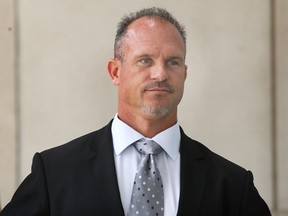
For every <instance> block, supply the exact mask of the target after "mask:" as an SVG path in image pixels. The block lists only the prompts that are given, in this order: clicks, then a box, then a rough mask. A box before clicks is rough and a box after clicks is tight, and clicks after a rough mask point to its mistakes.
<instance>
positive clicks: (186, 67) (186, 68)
mask: <svg viewBox="0 0 288 216" xmlns="http://www.w3.org/2000/svg"><path fill="white" fill-rule="evenodd" d="M187 70H188V66H187V65H185V80H186V78H187Z"/></svg>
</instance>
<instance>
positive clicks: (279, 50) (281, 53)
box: [276, 0, 288, 211]
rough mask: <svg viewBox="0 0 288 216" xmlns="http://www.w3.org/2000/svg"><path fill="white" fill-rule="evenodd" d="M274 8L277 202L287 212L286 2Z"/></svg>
mask: <svg viewBox="0 0 288 216" xmlns="http://www.w3.org/2000/svg"><path fill="white" fill-rule="evenodd" d="M277 3H278V4H277V7H276V15H277V16H276V24H277V25H276V27H277V28H276V29H277V31H276V65H277V73H276V93H277V98H276V101H277V107H276V108H277V125H276V126H277V172H278V176H277V178H278V179H277V180H278V183H279V184H278V185H277V186H278V187H277V190H278V191H277V195H278V197H277V199H278V200H277V201H278V207H279V208H280V209H285V210H286V211H288V159H287V156H288V1H286V0H278V1H277Z"/></svg>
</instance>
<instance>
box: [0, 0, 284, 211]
mask: <svg viewBox="0 0 288 216" xmlns="http://www.w3.org/2000/svg"><path fill="white" fill-rule="evenodd" d="M2 2H10V1H2ZM0 3H1V1H0ZM17 3H18V5H17V8H18V10H17V17H18V19H17V23H18V34H17V38H18V40H17V44H18V45H19V46H17V53H14V52H13V51H14V44H13V34H11V33H10V36H9V37H7V38H5V37H3V39H2V35H1V38H0V45H2V43H3V44H5V46H8V48H7V49H8V50H9V52H11V55H10V57H9V59H10V61H12V63H13V60H14V58H15V57H17V59H18V64H17V67H16V68H17V76H16V77H14V75H15V74H14V67H15V65H13V64H12V63H10V64H8V65H7V66H5V67H8V71H9V73H5V71H6V69H5V68H4V69H2V66H0V69H1V71H0V75H1V81H0V82H1V84H2V77H3V79H5V80H6V79H7V80H9V79H11V81H10V84H9V86H8V82H5V83H6V84H7V85H4V86H3V87H2V85H1V86H0V88H1V101H2V95H3V98H6V100H7V101H6V100H4V104H5V106H8V107H10V106H12V109H8V110H3V111H2V109H1V112H0V115H1V120H2V116H4V117H7V116H9V114H10V119H8V120H7V122H4V123H3V126H2V122H1V125H0V126H1V132H0V133H1V139H2V137H3V139H4V140H3V142H2V140H1V152H0V156H1V157H0V158H1V159H0V160H1V164H0V169H1V170H0V173H1V179H0V183H1V184H0V191H1V196H2V203H3V204H6V203H7V200H8V199H10V197H11V188H13V189H14V183H13V181H15V174H16V170H17V169H16V168H15V167H14V165H15V161H17V163H18V164H19V167H18V168H19V172H17V175H18V176H19V179H17V182H18V183H19V181H22V180H23V178H24V177H25V176H26V175H27V174H28V173H29V171H30V166H31V160H32V157H33V154H34V153H35V152H37V151H42V150H44V149H47V148H51V147H53V146H56V145H59V144H62V143H64V142H67V141H69V140H71V139H73V138H75V137H77V136H79V135H82V134H85V133H88V132H90V131H93V130H95V129H97V128H99V127H101V126H103V125H104V124H106V123H107V122H108V121H109V120H110V119H111V118H112V117H113V116H114V114H115V112H116V110H117V102H116V90H117V89H116V88H115V87H113V85H112V83H111V82H110V80H109V77H108V75H107V73H106V62H107V60H108V59H109V58H110V57H112V54H113V53H112V50H113V39H114V35H115V29H116V24H117V22H118V21H119V19H120V17H121V16H122V14H123V13H126V12H129V11H133V10H135V9H139V8H141V7H143V6H163V7H166V8H167V9H168V10H170V11H172V13H173V14H174V15H175V16H176V17H177V18H178V19H179V20H180V21H182V22H183V23H184V24H185V25H186V28H187V31H188V54H187V64H188V67H189V70H188V80H187V82H186V89H185V95H184V98H183V101H182V104H181V106H180V109H179V122H180V124H181V125H182V126H183V128H184V130H185V131H186V133H187V134H189V135H190V136H191V137H193V138H195V139H197V140H199V141H201V142H203V143H204V144H206V145H207V146H208V147H209V148H211V149H212V150H214V151H216V152H218V153H219V154H221V155H223V156H224V157H226V158H228V159H230V160H232V161H234V162H236V163H238V164H240V165H242V166H244V167H245V168H247V169H250V170H252V171H253V173H254V178H255V184H256V186H257V188H258V190H259V192H260V194H261V195H262V196H263V197H264V199H265V200H266V201H267V203H268V204H269V206H270V207H271V208H272V207H276V205H275V201H277V202H276V204H277V205H278V207H279V208H280V209H281V211H285V210H286V211H287V210H288V206H287V203H288V197H287V194H288V191H287V187H288V186H287V183H286V182H288V174H287V173H288V172H287V164H288V161H287V157H286V155H287V153H288V152H287V151H288V147H287V142H288V139H287V132H286V133H285V128H287V124H288V120H287V108H288V105H287V104H288V99H287V98H288V97H287V94H288V93H287V91H288V89H287V86H288V85H287V82H288V80H287V79H288V78H287V76H288V75H287V70H288V65H287V62H288V61H287V53H288V47H287V40H286V39H285V38H287V36H288V30H287V28H288V23H287V20H288V19H287V12H288V11H287V1H285V0H283V1H280V0H278V1H276V3H277V12H276V15H277V25H276V27H277V28H276V32H277V49H276V50H277V52H276V54H277V62H276V64H275V65H277V70H275V69H274V67H273V65H274V64H273V59H274V56H273V55H272V54H273V53H274V50H273V46H271V39H273V38H271V15H273V13H271V9H272V8H271V4H270V3H271V2H270V1H269V0H233V1H231V0H218V1H215V0H204V1H203V0H202V1H200V0H197V1H191V0H182V1H178V2H177V4H176V3H175V1H172V0H170V1H165V2H164V1H161V0H157V1H155V0H153V1H152V0H148V1H137V2H136V1H133V0H125V2H123V1H122V2H118V1H116V2H114V1H112V0H111V1H104V2H101V4H99V2H98V1H80V0H76V1H68V0H62V1H57V0H49V1H48V0H47V1H38V0H26V1H17ZM100 5H101V6H100ZM124 5H125V6H124ZM0 6H2V5H0ZM5 7H6V8H5V11H6V12H7V11H11V13H10V14H9V15H7V17H12V18H13V12H12V11H13V10H12V9H13V8H12V7H10V6H9V5H6V6H5ZM1 8H3V7H0V10H1ZM1 12H2V11H1ZM1 12H0V15H1ZM285 16H286V17H285ZM12 18H10V19H12ZM0 20H1V19H0ZM11 22H12V21H11ZM5 25H6V24H5V23H2V22H0V28H1V34H2V28H3V29H5ZM4 32H5V31H4ZM6 41H8V42H9V43H6ZM8 44H10V45H8ZM5 53H6V52H4V51H2V49H0V57H2V55H5ZM1 59H2V58H1ZM16 78H17V79H19V82H18V85H17V88H16V89H19V91H17V93H18V94H17V95H16V99H18V100H17V101H18V102H19V118H18V120H17V121H16V122H18V124H17V128H19V130H18V131H17V132H18V133H17V134H15V125H14V122H15V121H14V118H15V117H17V116H18V115H15V113H14V112H11V110H14V108H13V106H15V104H14V89H15V88H14V82H13V79H14V80H17V79H16ZM272 78H275V79H276V78H277V79H276V81H277V82H276V85H275V86H274V83H273V82H272V81H273V79H272ZM274 87H276V89H277V91H276V95H277V100H276V102H277V104H274V105H276V106H275V108H276V111H277V121H276V122H277V127H276V128H277V131H276V132H277V134H276V135H277V136H276V137H277V141H278V142H277V143H275V142H273V137H274V134H273V131H274V127H273V125H274V120H275V119H273V118H274V115H273V106H272V105H273V104H272V103H273V102H274V98H273V91H272V90H273V88H274ZM2 92H3V93H2ZM1 107H2V106H1ZM2 128H4V129H5V130H7V131H8V132H7V133H9V134H10V135H9V136H2V133H3V132H2ZM7 133H6V132H5V133H3V135H4V134H7ZM16 137H19V142H18V143H17V146H18V148H17V149H18V150H19V152H20V155H19V157H16V156H15V153H14V152H15V150H14V143H15V139H16ZM9 140H11V141H10V142H11V144H9V146H8V147H7V146H4V145H3V144H2V143H8V141H9ZM7 145H8V144H7ZM273 149H276V150H277V151H276V152H277V158H275V157H274V155H273V151H272V150H273ZM285 152H286V153H285ZM9 154H10V155H11V157H9V158H8V159H7V162H6V161H3V159H2V158H3V157H6V156H7V155H9ZM2 155H3V156H2ZM275 162H276V163H275ZM7 163H8V164H9V166H6V164H7ZM274 165H276V167H277V170H276V171H277V172H276V175H275V172H274V170H273V168H274ZM13 171H14V172H13ZM285 171H286V172H285ZM2 173H10V175H9V176H6V177H5V178H6V179H11V180H13V181H11V182H8V181H7V180H6V182H5V179H4V178H2V176H3V175H2ZM275 177H276V178H275ZM2 182H3V184H2ZM7 186H9V187H10V189H8V188H9V187H7ZM6 188H7V189H6ZM275 189H276V191H275ZM286 191H287V192H286Z"/></svg>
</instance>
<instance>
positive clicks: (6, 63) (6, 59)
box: [0, 0, 16, 207]
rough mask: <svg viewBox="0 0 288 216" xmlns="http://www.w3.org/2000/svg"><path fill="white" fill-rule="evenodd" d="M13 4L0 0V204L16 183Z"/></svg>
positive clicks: (7, 198) (6, 198)
mask: <svg viewBox="0 0 288 216" xmlns="http://www.w3.org/2000/svg"><path fill="white" fill-rule="evenodd" d="M14 34H15V27H14V4H13V1H10V0H1V1H0V207H1V203H4V204H5V203H7V202H8V200H9V199H10V198H11V194H12V193H13V192H14V191H15V186H16V183H15V182H16V157H15V156H16V150H15V142H16V125H15V119H16V112H15V111H16V109H15V70H14V69H15V52H14V46H15V44H14Z"/></svg>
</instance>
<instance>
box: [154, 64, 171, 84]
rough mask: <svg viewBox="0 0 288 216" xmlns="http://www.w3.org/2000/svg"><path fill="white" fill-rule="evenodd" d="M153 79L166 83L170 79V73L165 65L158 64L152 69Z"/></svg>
mask: <svg viewBox="0 0 288 216" xmlns="http://www.w3.org/2000/svg"><path fill="white" fill-rule="evenodd" d="M151 79H153V80H156V81H165V80H167V79H168V71H167V70H166V68H165V66H164V65H163V64H156V65H154V67H153V68H152V72H151Z"/></svg>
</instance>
